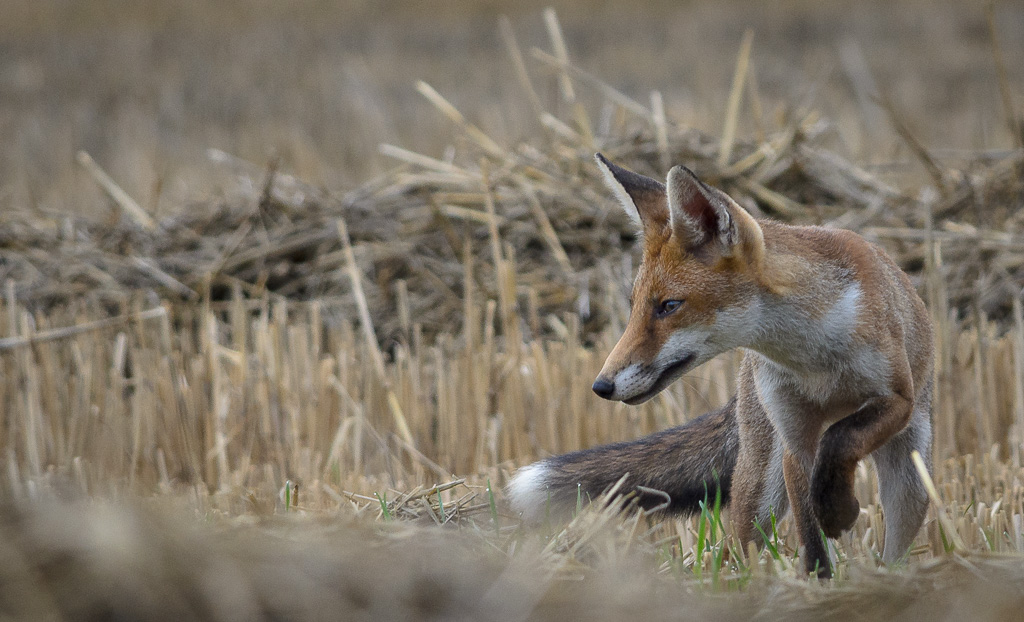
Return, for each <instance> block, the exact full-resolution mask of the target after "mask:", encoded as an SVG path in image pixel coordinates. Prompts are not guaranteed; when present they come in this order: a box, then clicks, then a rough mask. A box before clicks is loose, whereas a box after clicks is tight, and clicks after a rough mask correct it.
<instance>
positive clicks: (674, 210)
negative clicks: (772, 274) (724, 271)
mask: <svg viewBox="0 0 1024 622" xmlns="http://www.w3.org/2000/svg"><path fill="white" fill-rule="evenodd" d="M667 194H668V209H669V216H670V218H671V226H672V232H673V233H674V234H675V235H678V236H679V237H680V238H681V239H682V241H683V244H685V245H686V247H687V248H689V249H697V248H705V249H706V248H708V245H709V244H710V245H713V246H712V247H711V248H713V249H714V251H715V253H716V254H718V255H719V256H724V257H732V256H734V255H740V256H742V257H743V258H744V259H745V260H746V261H747V263H748V264H750V265H751V266H752V267H755V268H760V266H761V265H762V263H763V259H764V253H765V250H764V234H763V232H762V231H761V225H759V224H758V223H757V221H756V220H755V219H754V217H753V216H751V215H750V214H749V213H747V210H745V209H743V208H742V207H740V206H739V205H738V204H737V203H736V202H735V201H733V200H732V199H731V198H730V197H729V195H727V194H725V193H724V192H722V191H721V190H718V189H716V188H712V187H711V186H708V185H706V184H704V183H703V182H701V181H700V180H699V179H697V176H696V175H694V174H693V171H691V170H690V169H688V168H686V167H683V166H676V167H674V168H673V169H672V170H671V171H669V173H668V188H667Z"/></svg>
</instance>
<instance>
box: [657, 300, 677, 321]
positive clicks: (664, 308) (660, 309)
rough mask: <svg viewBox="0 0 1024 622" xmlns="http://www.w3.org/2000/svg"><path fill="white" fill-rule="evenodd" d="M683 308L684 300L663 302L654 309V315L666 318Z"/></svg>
mask: <svg viewBox="0 0 1024 622" xmlns="http://www.w3.org/2000/svg"><path fill="white" fill-rule="evenodd" d="M681 306H683V301H682V300H662V301H661V302H660V303H659V304H658V305H657V306H656V307H655V309H654V314H655V315H656V316H658V317H665V316H667V315H672V313H674V312H675V311H676V309H678V308H679V307H681Z"/></svg>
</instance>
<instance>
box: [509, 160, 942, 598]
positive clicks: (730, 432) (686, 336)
mask: <svg viewBox="0 0 1024 622" xmlns="http://www.w3.org/2000/svg"><path fill="white" fill-rule="evenodd" d="M596 159H597V165H598V167H599V168H600V169H601V172H602V173H603V175H604V178H605V181H606V183H607V184H608V186H609V187H610V188H611V190H612V191H613V192H614V194H615V195H616V197H617V198H618V200H619V203H621V206H622V208H623V209H624V210H625V211H626V213H627V214H628V215H629V216H630V218H631V219H632V220H633V221H634V222H635V223H636V225H637V227H638V228H639V230H640V235H641V238H642V248H643V255H642V261H641V264H640V268H639V271H638V274H637V276H636V281H635V282H634V285H633V292H632V296H631V298H630V304H631V312H630V318H629V322H628V324H627V326H626V329H625V332H624V334H623V335H622V337H621V339H620V340H619V342H618V344H617V345H616V346H615V348H614V349H613V350H612V352H611V354H609V356H608V359H607V361H606V362H605V364H604V368H603V369H602V370H601V373H600V374H599V375H598V377H597V380H596V381H595V382H594V385H593V390H594V392H595V393H597V395H599V396H600V397H602V398H605V399H608V400H618V401H622V402H625V403H626V404H640V403H642V402H645V401H647V400H649V399H651V398H652V397H654V396H655V395H657V394H658V393H659V392H660V391H661V390H663V389H664V388H665V387H667V386H668V385H669V384H671V383H672V382H673V381H675V380H676V379H678V378H679V377H680V376H682V375H683V374H684V373H685V372H687V371H689V370H691V369H693V368H695V367H697V366H698V365H700V364H702V363H704V362H705V361H707V360H709V359H711V358H713V357H714V356H716V355H718V354H721V353H723V352H726V351H727V350H731V349H733V348H743V350H744V356H743V359H742V362H741V364H740V370H739V377H738V382H737V386H738V389H737V394H736V396H735V397H734V398H733V399H732V401H731V402H730V403H729V404H728V405H726V406H725V407H723V408H721V409H720V410H718V411H715V412H712V413H708V414H706V415H704V416H702V417H699V418H697V419H695V420H693V421H691V422H690V423H688V424H686V425H683V426H680V427H677V428H673V429H670V430H665V431H663V432H660V433H657V434H653V435H651V436H647V437H644V438H641V439H638V440H635V441H632V442H624V443H616V444H612V445H606V446H603V447H596V448H593V449H588V450H584V451H578V452H574V453H570V454H565V455H562V456H555V457H553V458H549V459H547V460H543V461H541V462H537V463H535V464H532V465H529V466H527V467H525V468H523V469H521V470H520V471H519V472H518V473H517V474H516V475H515V477H514V478H513V479H512V481H511V482H510V483H509V486H508V494H509V497H510V500H511V504H512V507H513V508H514V509H515V510H517V511H519V512H521V513H522V514H523V516H524V517H525V518H526V519H528V520H537V519H539V518H542V517H543V516H544V515H545V513H546V512H549V511H551V510H552V509H556V510H557V509H559V508H564V507H566V506H568V505H574V504H575V502H576V499H577V494H579V492H582V493H583V494H584V495H590V496H597V495H599V494H600V493H601V492H603V491H605V490H607V488H608V487H609V486H610V485H611V484H613V483H614V482H616V481H618V479H619V478H620V477H622V476H623V475H627V474H628V478H627V486H626V487H625V488H623V490H629V489H634V488H635V487H636V486H642V487H646V488H652V489H656V490H659V491H662V492H664V493H667V494H668V495H669V497H670V499H671V501H670V502H669V505H668V509H669V511H676V512H681V513H689V512H694V511H696V510H697V508H698V502H699V501H700V500H702V499H705V498H706V497H707V496H708V495H710V496H711V498H714V495H715V492H716V488H717V489H718V490H719V491H720V492H721V494H722V498H723V501H726V502H729V503H730V504H731V515H732V518H733V521H734V523H735V525H736V529H737V531H738V533H737V536H738V537H739V538H740V539H741V540H742V541H743V542H744V544H745V543H747V542H755V543H756V544H758V545H761V544H763V542H761V540H762V539H763V537H762V536H761V535H760V534H759V532H758V530H757V526H760V527H761V528H762V529H764V530H765V531H766V532H767V531H768V529H769V521H770V519H771V516H772V514H773V513H774V514H775V515H776V516H778V517H780V518H781V517H782V515H783V514H785V513H786V512H790V513H791V515H792V517H793V520H794V525H795V527H796V529H797V533H798V538H799V542H800V548H801V556H802V558H803V560H804V565H805V568H806V569H807V572H808V573H816V574H817V575H818V576H819V577H826V578H827V577H830V576H831V564H830V558H829V554H828V547H827V543H826V541H825V539H824V538H823V537H822V536H823V535H824V536H827V537H829V538H836V537H838V536H839V535H840V534H841V533H842V532H843V531H845V530H848V529H850V528H851V527H852V526H853V524H854V522H855V521H856V520H857V517H858V515H859V514H860V504H859V502H858V500H857V498H856V497H855V496H854V491H853V483H854V473H855V470H856V467H857V464H858V463H859V462H860V461H861V460H862V459H864V458H866V457H868V456H871V457H872V458H873V459H874V461H875V465H876V467H877V472H878V485H879V490H880V498H881V502H882V506H883V510H884V513H885V534H884V538H885V543H884V549H883V554H882V559H883V561H884V562H885V563H893V562H896V561H898V560H899V559H901V558H902V557H903V556H904V555H906V553H907V551H908V549H909V548H910V545H911V544H912V542H913V540H914V537H915V536H916V535H917V532H918V530H919V529H920V528H921V524H922V523H923V521H924V517H925V513H926V511H927V507H928V498H927V494H926V491H925V488H924V485H923V483H922V482H921V480H920V477H919V475H918V473H917V472H916V469H915V467H914V465H913V462H912V460H911V457H910V456H911V452H912V451H913V450H917V451H919V452H920V453H921V455H922V456H923V457H924V458H925V461H926V463H927V464H928V468H929V469H930V468H931V466H930V465H931V459H930V457H931V445H932V430H931V427H932V426H931V393H932V365H933V351H932V350H933V346H932V328H931V320H930V318H929V315H928V312H927V310H926V309H925V306H924V303H923V302H922V300H921V298H920V297H919V296H918V295H917V293H916V291H915V290H914V287H913V284H912V283H911V282H910V279H909V278H908V277H907V276H906V274H904V273H903V272H902V271H901V270H900V269H899V267H897V266H896V264H895V263H894V262H893V261H892V259H890V258H889V256H888V255H886V253H885V252H884V251H883V250H882V249H881V248H879V247H877V246H875V245H873V244H871V243H869V242H868V241H866V240H864V239H863V238H862V237H860V236H859V235H857V234H855V233H852V232H850V231H844V230H839V229H828V228H823V227H796V226H790V225H785V224H782V223H778V222H774V221H771V220H757V219H754V218H753V217H752V216H751V215H750V214H749V213H748V212H747V211H746V210H744V209H743V208H742V207H740V206H739V205H738V204H737V203H736V202H735V201H733V200H732V199H731V198H730V197H729V196H728V195H727V194H725V193H724V192H722V191H720V190H717V189H715V188H712V187H710V186H708V185H706V184H704V183H703V182H701V181H700V180H699V179H697V177H696V176H695V175H694V174H693V172H691V171H690V170H689V169H687V168H685V167H682V166H676V167H674V168H673V169H672V170H671V171H669V174H668V179H667V182H666V183H665V184H662V183H660V182H658V181H656V180H654V179H651V178H649V177H645V176H643V175H639V174H637V173H633V172H631V171H628V170H626V169H623V168H620V167H618V166H616V165H615V164H613V163H611V162H609V161H608V160H607V159H605V157H604V156H602V155H601V154H597V156H596ZM638 494H639V501H640V503H641V504H642V505H645V506H648V507H651V506H657V505H660V504H664V498H663V497H662V496H660V495H650V494H647V495H645V494H644V493H643V492H639V493H638Z"/></svg>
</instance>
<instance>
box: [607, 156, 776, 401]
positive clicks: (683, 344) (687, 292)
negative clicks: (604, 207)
mask: <svg viewBox="0 0 1024 622" xmlns="http://www.w3.org/2000/svg"><path fill="white" fill-rule="evenodd" d="M596 160H597V165H598V167H599V168H600V169H601V172H602V173H603V175H604V178H605V182H606V183H607V184H608V186H609V188H611V190H612V191H613V192H614V193H615V196H616V197H617V198H618V200H619V203H620V204H621V206H622V209H624V210H625V211H626V213H627V214H628V215H629V217H630V218H631V219H632V220H633V221H634V223H635V224H636V225H637V227H638V228H639V229H640V232H641V238H642V246H643V257H642V260H641V263H640V268H639V270H638V272H637V276H636V280H635V281H634V283H633V292H632V295H631V296H630V316H629V323H628V324H627V326H626V330H625V332H624V333H623V335H622V337H621V338H620V339H619V342H618V343H617V344H616V346H615V348H614V349H613V350H612V352H611V354H609V355H608V359H607V361H605V364H604V368H603V369H602V370H601V373H600V374H599V375H598V377H597V380H596V381H595V382H594V387H593V389H594V392H595V393H597V394H598V395H599V396H601V397H603V398H605V399H609V400H617V401H623V402H626V403H627V404H640V403H642V402H645V401H647V400H649V399H651V398H652V397H654V396H655V395H657V394H658V393H659V392H660V391H661V390H662V389H664V388H665V387H667V386H668V385H669V384H671V383H672V382H674V381H675V380H676V379H678V378H679V377H680V376H682V375H683V374H684V373H685V372H686V371H687V370H689V369H692V368H694V367H696V366H697V365H700V364H701V363H704V362H705V361H707V360H709V359H711V358H713V357H715V356H716V355H718V354H720V353H722V352H725V351H727V350H731V349H732V348H735V347H739V346H743V345H745V344H746V342H747V341H748V340H749V338H750V336H751V334H752V331H753V330H754V327H755V325H756V321H757V307H758V300H759V297H758V291H759V288H760V287H761V286H762V285H763V283H764V280H765V279H764V272H765V270H764V262H765V259H764V258H765V244H764V236H763V235H762V231H761V227H760V225H759V224H758V223H757V221H756V220H754V218H753V217H752V216H750V214H748V213H747V212H746V210H744V209H743V208H742V207H740V206H739V205H738V204H737V203H736V202H735V201H733V200H732V199H731V198H729V196H728V195H726V194H725V193H724V192H722V191H720V190H717V189H715V188H712V187H710V186H708V185H706V184H704V183H703V182H701V181H700V180H699V179H697V177H696V175H694V174H693V172H692V171H690V170H689V169H687V168H685V167H682V166H676V167H674V168H673V169H672V170H671V171H669V173H668V179H667V181H666V183H665V184H662V183H661V182H658V181H656V180H654V179H651V178H649V177H645V176H643V175H639V174H637V173H634V172H632V171H628V170H626V169H624V168H621V167H619V166H616V165H615V164H613V163H611V162H609V161H608V160H607V159H606V158H605V157H604V156H603V155H601V154H597V156H596Z"/></svg>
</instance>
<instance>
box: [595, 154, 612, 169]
mask: <svg viewBox="0 0 1024 622" xmlns="http://www.w3.org/2000/svg"><path fill="white" fill-rule="evenodd" d="M594 159H595V160H597V161H598V162H600V163H601V164H604V165H605V166H608V165H609V164H611V162H609V161H608V158H606V157H604V154H603V153H601V152H600V151H598V152H597V153H595V154H594Z"/></svg>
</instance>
